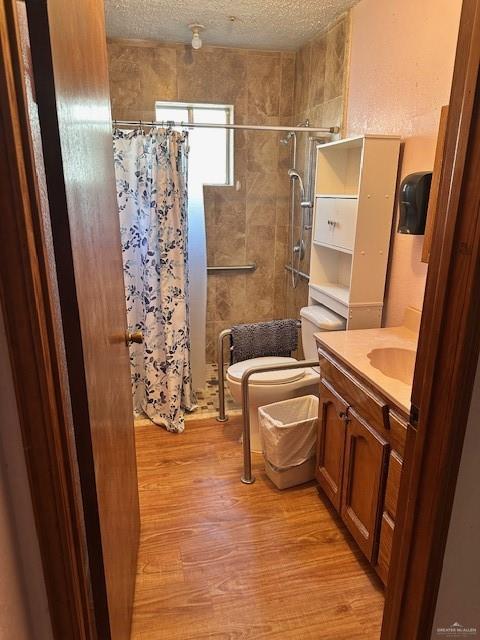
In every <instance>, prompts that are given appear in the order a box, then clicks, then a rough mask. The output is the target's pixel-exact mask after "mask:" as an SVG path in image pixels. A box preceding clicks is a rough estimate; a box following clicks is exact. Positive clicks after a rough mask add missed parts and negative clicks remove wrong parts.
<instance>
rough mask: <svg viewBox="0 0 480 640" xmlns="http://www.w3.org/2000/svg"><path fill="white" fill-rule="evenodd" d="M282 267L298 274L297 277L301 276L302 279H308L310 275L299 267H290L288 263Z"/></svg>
mask: <svg viewBox="0 0 480 640" xmlns="http://www.w3.org/2000/svg"><path fill="white" fill-rule="evenodd" d="M284 269H285V271H289V272H290V273H296V274H298V277H299V278H303V279H304V280H310V276H309V275H308V273H305V272H304V271H300V270H299V269H295V267H292V266H290V265H289V264H286V265H285V267H284Z"/></svg>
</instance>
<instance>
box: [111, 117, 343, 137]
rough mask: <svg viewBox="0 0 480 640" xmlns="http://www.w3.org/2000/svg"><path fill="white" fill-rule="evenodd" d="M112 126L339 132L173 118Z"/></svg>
mask: <svg viewBox="0 0 480 640" xmlns="http://www.w3.org/2000/svg"><path fill="white" fill-rule="evenodd" d="M113 126H114V127H119V126H120V127H164V126H169V127H185V128H187V129H190V128H194V127H198V128H199V129H249V130H252V131H295V132H296V133H301V132H310V133H327V134H332V133H339V132H340V127H281V126H274V125H264V124H214V123H208V122H174V121H173V120H160V121H156V122H155V121H150V122H146V121H145V120H114V121H113Z"/></svg>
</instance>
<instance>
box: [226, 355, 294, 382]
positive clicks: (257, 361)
mask: <svg viewBox="0 0 480 640" xmlns="http://www.w3.org/2000/svg"><path fill="white" fill-rule="evenodd" d="M291 362H297V361H296V360H295V358H282V357H278V356H266V357H263V358H252V359H251V360H242V362H236V363H235V364H232V365H231V366H230V367H228V370H227V375H228V377H229V378H231V379H232V380H234V381H235V382H241V381H242V376H243V374H244V372H245V371H246V370H247V369H251V368H252V367H259V366H266V365H269V364H287V363H291ZM304 375H305V369H287V370H280V371H267V372H266V373H254V374H253V375H252V377H251V378H250V382H253V383H254V384H265V385H266V384H286V383H287V382H295V381H296V380H300V379H301V378H303V376H304Z"/></svg>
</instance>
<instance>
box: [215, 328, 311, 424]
mask: <svg viewBox="0 0 480 640" xmlns="http://www.w3.org/2000/svg"><path fill="white" fill-rule="evenodd" d="M301 326H302V323H301V322H300V320H297V327H298V328H300V327H301ZM231 335H232V330H231V329H224V330H223V331H221V332H220V333H219V334H218V339H217V369H218V416H217V422H227V420H228V416H227V415H226V413H225V361H224V359H223V355H224V340H225V338H226V337H227V336H231ZM232 349H233V347H232V343H231V340H230V347H229V351H230V352H231V351H232Z"/></svg>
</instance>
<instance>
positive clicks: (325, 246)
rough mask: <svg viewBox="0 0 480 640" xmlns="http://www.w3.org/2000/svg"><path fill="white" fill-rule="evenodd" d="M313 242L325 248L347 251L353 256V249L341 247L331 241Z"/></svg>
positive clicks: (316, 245)
mask: <svg viewBox="0 0 480 640" xmlns="http://www.w3.org/2000/svg"><path fill="white" fill-rule="evenodd" d="M312 244H313V245H314V246H315V247H323V248H325V249H331V250H332V251H340V252H341V253H346V254H347V255H349V256H351V255H352V254H353V251H352V250H351V249H346V248H345V247H339V246H337V245H336V244H331V243H329V242H319V241H318V240H312Z"/></svg>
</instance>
